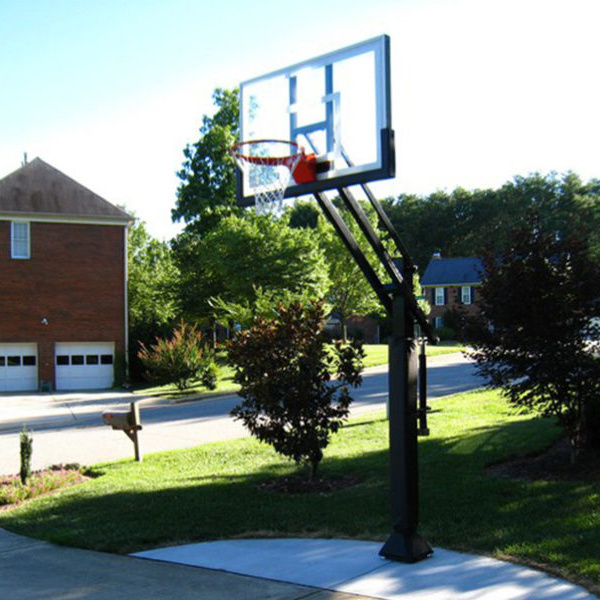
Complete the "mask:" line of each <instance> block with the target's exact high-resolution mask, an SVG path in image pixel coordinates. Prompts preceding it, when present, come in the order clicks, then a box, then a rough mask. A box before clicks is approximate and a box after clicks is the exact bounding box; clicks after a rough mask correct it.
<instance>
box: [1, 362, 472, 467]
mask: <svg viewBox="0 0 600 600" xmlns="http://www.w3.org/2000/svg"><path fill="white" fill-rule="evenodd" d="M481 384H482V381H481V379H480V378H479V377H478V376H477V375H476V372H475V368H474V366H473V364H472V363H471V362H470V361H468V360H467V359H465V358H464V357H463V356H462V355H460V354H458V353H456V354H450V355H444V356H440V357H437V358H435V359H432V360H430V361H429V365H428V395H429V397H430V398H436V397H441V396H446V395H448V394H454V393H457V392H462V391H466V390H469V389H474V388H476V387H479V386H480V385H481ZM387 386H388V375H387V365H386V366H382V367H376V368H373V369H369V370H368V371H366V372H365V376H364V379H363V384H362V386H361V387H360V388H359V389H357V390H355V392H354V398H355V400H354V403H353V407H352V415H355V416H356V415H360V414H364V413H367V412H371V411H376V410H381V409H384V408H385V405H386V401H387V395H388V391H387ZM140 399H141V398H140V397H139V396H137V395H135V396H134V395H132V394H122V393H117V392H104V393H95V394H94V393H91V394H90V393H88V394H84V393H79V394H77V393H70V394H50V395H48V394H46V395H43V394H36V395H33V396H32V395H14V396H8V395H0V474H9V473H17V472H18V470H19V432H20V430H21V429H22V427H23V424H26V425H27V427H28V428H29V429H32V430H33V434H32V435H33V439H34V445H33V468H34V469H40V468H43V467H45V466H48V465H52V464H58V463H72V462H77V463H80V464H84V465H90V464H94V463H97V462H104V461H113V460H118V459H122V458H128V457H133V445H132V443H131V441H130V440H129V438H127V437H126V435H125V434H124V433H123V432H120V431H113V430H112V429H111V428H110V427H108V426H106V425H103V424H102V421H101V413H102V412H103V411H104V410H115V409H117V410H118V409H121V410H122V409H124V408H126V407H128V403H129V402H131V401H132V400H140ZM238 402H239V397H237V396H235V395H228V396H221V397H213V398H207V399H203V400H198V401H193V402H184V403H178V404H170V403H167V404H165V403H164V402H163V403H155V402H153V401H152V400H149V401H148V402H146V400H142V410H141V418H142V424H143V430H142V431H141V432H140V440H141V447H142V452H144V453H149V452H158V451H162V450H171V449H177V448H188V447H192V446H196V445H199V444H203V443H207V442H214V441H219V440H226V439H234V438H238V437H244V436H246V435H248V433H247V431H246V430H245V429H244V428H243V426H242V425H241V424H240V423H238V422H235V421H233V419H232V418H231V417H230V416H229V413H230V411H231V409H232V408H233V407H234V406H235V405H236V404H237V403H238Z"/></svg>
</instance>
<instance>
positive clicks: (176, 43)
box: [0, 0, 600, 238]
mask: <svg viewBox="0 0 600 600" xmlns="http://www.w3.org/2000/svg"><path fill="white" fill-rule="evenodd" d="M599 22H600V2H599V1H598V0H498V1H497V0H395V1H387V0H372V2H364V1H354V0H344V1H341V0H321V1H314V0H305V1H304V2H303V3H301V4H300V3H296V4H295V5H291V4H290V3H282V2H281V1H277V2H275V1H272V0H256V2H254V3H251V2H248V1H233V0H222V1H221V2H215V1H214V0H212V1H210V2H207V1H203V0H197V1H195V2H194V1H189V0H164V1H156V0H143V1H142V0H138V1H133V0H120V1H117V0H87V1H84V0H77V1H76V0H27V1H26V2H21V1H18V0H0V82H2V83H1V85H0V176H3V175H5V174H8V173H10V172H12V171H13V170H15V169H17V168H18V167H19V166H20V163H21V160H22V155H23V152H27V153H28V156H29V158H30V159H31V158H33V157H35V156H39V157H40V158H42V159H44V160H46V161H47V162H49V163H50V164H52V165H54V166H55V167H57V168H58V169H60V170H62V171H63V172H65V173H66V174H68V175H70V176H71V177H73V178H74V179H76V180H78V181H79V182H81V183H82V184H84V185H86V186H87V187H89V188H91V189H92V190H94V191H96V192H97V193H99V194H101V195H102V196H104V197H105V198H106V199H107V200H109V201H111V202H113V203H118V204H124V205H126V206H127V207H128V208H129V209H131V210H133V211H134V212H135V213H136V214H137V216H138V217H140V218H141V219H143V220H144V221H146V223H147V225H148V229H149V230H150V232H151V233H152V234H153V235H155V236H157V237H160V238H169V237H171V236H172V235H173V234H174V233H176V231H177V229H178V227H177V226H175V225H173V224H172V223H171V218H170V211H171V208H172V207H173V205H174V202H175V193H176V189H177V185H178V180H177V177H176V175H175V173H176V171H177V170H178V169H179V168H180V166H181V162H182V159H183V155H182V150H183V148H184V146H185V145H186V144H187V143H193V142H194V141H196V140H197V138H198V128H199V126H200V123H201V118H202V115H203V114H205V113H210V112H212V110H213V107H212V99H211V96H212V92H213V90H214V88H215V87H217V86H220V87H234V86H235V85H237V84H238V83H239V82H240V81H243V80H246V79H249V78H251V77H254V76H257V75H260V74H262V73H266V72H269V71H272V70H274V69H277V68H279V67H283V66H287V65H289V64H293V63H296V62H300V61H302V60H305V59H307V58H310V57H312V56H316V55H319V54H322V53H325V52H329V51H331V50H335V49H337V48H341V47H344V46H347V45H350V44H352V43H355V42H358V41H361V40H364V39H368V38H370V37H373V36H376V35H380V34H382V33H387V34H388V35H390V37H391V43H392V84H393V87H392V122H393V126H394V129H395V130H396V138H397V171H398V175H397V177H396V178H395V179H394V180H391V181H386V182H379V183H374V184H373V186H372V187H373V189H374V191H375V192H376V193H377V194H378V195H380V196H387V195H391V194H399V193H402V192H416V193H429V192H432V191H434V190H436V189H448V190H451V189H453V188H454V187H456V186H458V185H461V186H463V187H466V188H469V189H470V188H476V187H488V186H491V187H495V186H498V185H501V184H502V183H504V182H505V181H507V180H509V179H511V178H512V177H513V176H514V175H526V174H528V173H530V172H532V171H541V172H543V173H546V172H549V171H552V170H554V171H558V172H559V173H561V172H565V171H567V170H574V171H576V172H578V173H579V174H580V175H581V176H582V177H583V178H584V179H589V178H592V177H600V168H599V165H600V160H599V159H600V149H599V148H600V146H599V140H600V118H599V115H598V107H599V106H600V80H599V78H598V63H599V59H600V36H598V35H597V24H598V23H599Z"/></svg>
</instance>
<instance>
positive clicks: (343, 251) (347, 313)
mask: <svg viewBox="0 0 600 600" xmlns="http://www.w3.org/2000/svg"><path fill="white" fill-rule="evenodd" d="M338 208H339V207H338ZM363 208H365V210H366V212H367V214H370V212H371V211H369V210H368V209H367V208H366V207H363ZM339 210H340V211H341V212H342V213H345V211H344V210H343V209H341V208H339ZM370 216H371V218H372V214H370ZM345 221H346V224H347V225H348V227H349V229H350V231H351V233H352V234H353V235H354V237H355V238H357V239H358V240H359V243H360V246H361V248H362V249H363V251H364V253H365V255H366V257H367V259H368V260H369V262H370V263H371V266H372V267H373V269H374V270H375V272H376V273H378V274H379V276H380V278H381V280H382V281H385V272H384V269H383V266H382V265H381V262H380V260H379V259H378V258H377V256H376V255H375V252H374V251H373V249H372V248H371V246H370V245H369V244H368V243H367V242H366V240H365V239H364V237H363V234H362V232H361V231H360V229H359V227H358V225H357V224H356V222H355V221H354V220H353V219H351V218H345ZM316 234H317V243H318V245H319V247H320V248H321V249H322V250H323V252H324V253H325V256H326V259H327V266H328V274H329V280H330V282H331V283H330V285H329V288H328V290H327V294H326V298H327V301H328V302H329V303H330V304H331V306H332V308H333V310H335V311H336V312H337V313H338V315H339V318H340V320H341V322H342V337H343V339H344V341H345V340H346V335H347V334H346V331H347V325H346V324H347V321H348V319H349V317H351V316H352V315H366V314H372V313H379V312H381V310H382V307H381V305H380V303H379V301H378V299H377V296H376V294H375V292H374V291H373V288H372V287H371V285H370V283H369V282H368V280H367V279H366V277H365V276H364V274H363V272H362V271H361V269H360V267H359V266H358V265H357V264H356V262H355V261H354V259H353V258H352V256H351V255H350V253H349V252H348V249H347V248H346V246H345V245H344V243H343V241H342V240H341V238H340V237H339V235H338V234H337V233H336V232H335V230H334V229H333V227H332V226H331V224H330V223H329V222H327V221H326V219H325V218H324V217H323V216H319V220H318V225H317V229H316Z"/></svg>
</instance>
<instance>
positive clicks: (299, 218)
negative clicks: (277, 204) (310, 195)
mask: <svg viewBox="0 0 600 600" xmlns="http://www.w3.org/2000/svg"><path fill="white" fill-rule="evenodd" d="M288 214H289V219H290V227H294V228H296V229H298V228H307V227H309V228H310V229H316V228H317V225H318V223H319V217H320V215H321V211H320V210H319V208H318V207H317V206H315V203H314V202H302V201H298V200H297V201H296V202H294V205H293V206H292V207H291V208H290V209H288Z"/></svg>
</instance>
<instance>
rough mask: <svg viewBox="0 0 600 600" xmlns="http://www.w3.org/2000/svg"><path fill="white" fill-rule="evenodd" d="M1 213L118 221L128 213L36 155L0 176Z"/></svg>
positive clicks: (124, 222)
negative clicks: (1, 177)
mask: <svg viewBox="0 0 600 600" xmlns="http://www.w3.org/2000/svg"><path fill="white" fill-rule="evenodd" d="M0 214H2V215H11V216H12V215H14V216H28V217H32V216H35V215H39V216H46V217H65V218H71V219H74V218H78V217H79V218H86V219H94V220H99V221H121V222H122V223H123V224H124V225H126V224H127V223H128V222H129V221H131V220H132V219H131V217H130V216H129V215H128V214H127V213H126V212H125V211H123V210H121V209H120V208H117V207H116V206H114V205H113V204H111V203H110V202H108V201H107V200H105V199H104V198H101V197H100V196H98V194H95V193H94V192H92V191H91V190H88V189H87V188H86V187H84V186H83V185H81V184H80V183H77V182H76V181H74V180H73V179H71V178H70V177H68V176H67V175H65V174H64V173H61V172H60V171H59V170H58V169H55V168H54V167H52V166H50V165H49V164H47V163H45V162H44V161H43V160H41V159H40V158H35V159H34V160H32V161H31V162H30V163H27V164H26V165H24V166H22V167H21V168H20V169H18V170H16V171H14V172H13V173H11V174H10V175H7V176H6V177H4V178H3V179H0Z"/></svg>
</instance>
